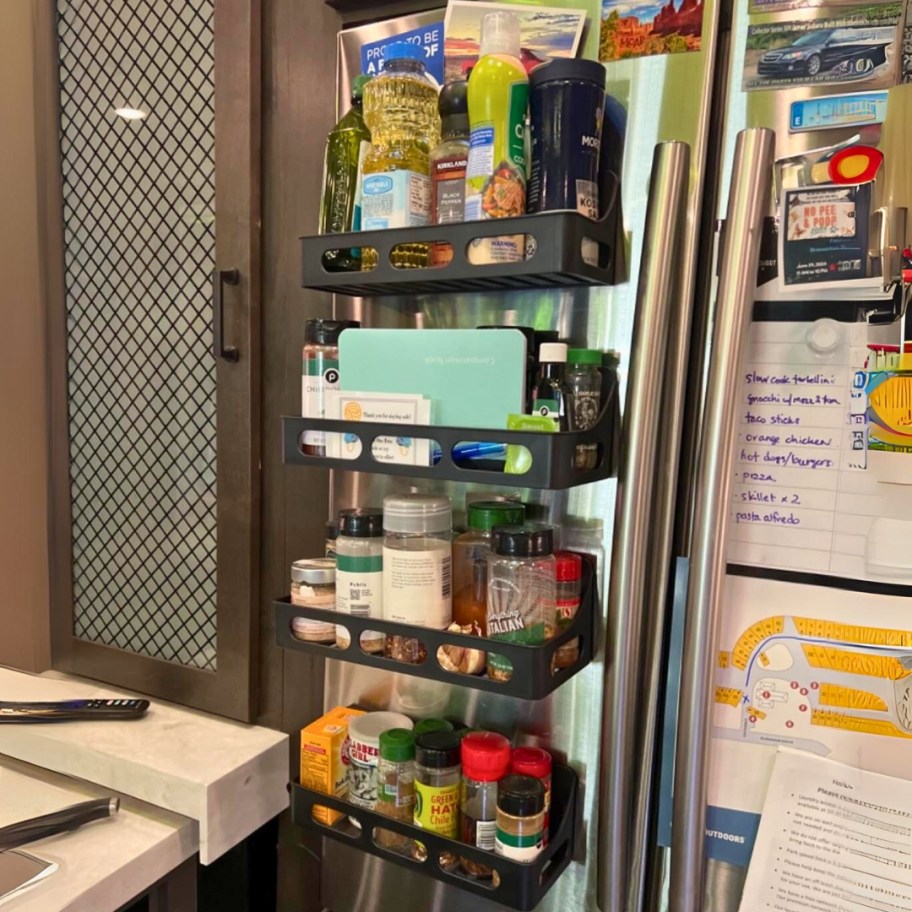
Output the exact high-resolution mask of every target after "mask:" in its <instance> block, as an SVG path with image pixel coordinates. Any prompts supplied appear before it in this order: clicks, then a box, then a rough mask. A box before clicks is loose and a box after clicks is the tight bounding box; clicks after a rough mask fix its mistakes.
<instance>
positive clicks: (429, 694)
mask: <svg viewBox="0 0 912 912" xmlns="http://www.w3.org/2000/svg"><path fill="white" fill-rule="evenodd" d="M579 5H582V4H579ZM586 5H587V6H591V7H592V9H593V10H595V9H597V3H594V2H587V4H586ZM717 13H718V8H717V3H716V2H715V0H706V3H705V4H704V30H703V34H704V49H703V50H702V51H701V52H699V53H690V54H678V55H672V56H667V57H650V58H642V59H639V60H624V61H619V62H617V63H613V64H610V65H609V67H608V91H609V93H610V94H612V95H613V96H614V97H615V98H617V99H618V100H619V101H620V102H621V103H622V104H623V105H624V107H625V108H626V109H627V139H626V148H625V151H624V165H623V174H622V196H623V203H624V226H623V227H624V236H625V239H626V242H627V245H628V251H627V259H628V264H629V274H630V275H632V276H637V275H638V274H639V272H640V260H641V255H642V246H643V237H644V227H645V220H646V201H647V192H648V187H649V169H650V164H651V161H652V153H653V149H654V147H655V145H656V144H657V143H659V142H662V141H668V140H678V141H681V142H684V143H687V144H688V145H689V146H690V147H691V148H692V149H693V150H694V154H693V157H692V159H691V164H690V171H689V183H688V192H687V207H686V213H685V230H684V233H683V242H682V244H681V245H680V246H679V247H678V248H677V249H674V250H667V251H664V252H663V253H664V255H665V256H666V257H667V258H668V259H669V260H670V259H675V260H676V261H677V263H676V265H675V268H674V269H673V270H672V271H673V272H675V273H676V275H677V280H676V281H677V285H676V287H675V292H676V294H675V302H674V306H675V307H676V308H680V309H687V308H689V307H690V306H691V305H690V299H691V294H692V288H693V283H694V269H695V253H696V247H697V243H698V225H699V220H700V212H699V202H700V199H701V193H702V184H703V178H704V167H705V165H704V156H703V147H704V144H705V141H706V130H707V123H708V112H707V107H708V101H709V94H710V89H711V82H712V80H711V78H710V74H711V70H712V66H713V63H714V60H713V49H714V41H713V36H714V33H715V29H716V22H717ZM436 18H438V16H436V15H434V14H433V13H430V14H422V16H421V17H408V18H407V19H404V20H400V23H399V24H398V25H395V26H393V25H391V24H390V23H380V24H378V25H376V26H365V27H363V28H360V29H353V30H348V31H346V32H343V33H341V34H340V39H339V50H340V59H339V64H338V67H337V72H338V76H339V80H340V102H339V104H340V108H341V109H344V107H345V106H346V104H347V99H346V96H347V89H346V84H347V83H348V81H349V80H350V78H351V76H352V75H353V74H354V73H356V72H357V71H358V69H359V67H360V50H359V49H360V45H361V44H362V43H363V42H365V41H373V40H377V39H378V38H381V37H384V36H385V35H390V34H392V33H394V32H399V31H403V30H406V29H409V28H415V27H417V26H418V25H421V24H425V23H427V22H430V21H434V20H435V19H436ZM670 268H671V267H670ZM678 270H679V271H678ZM635 306H636V283H635V282H629V281H628V282H624V283H623V284H620V285H617V286H614V287H605V288H597V289H592V290H551V291H539V292H527V291H517V292H509V293H501V294H466V295H447V296H445V297H435V296H421V297H415V298H405V297H403V298H391V299H387V298H384V299H375V300H369V299H348V298H341V297H337V298H336V300H335V312H336V315H337V316H339V317H349V316H352V317H357V318H360V319H361V320H363V321H365V322H366V323H367V324H368V325H372V326H415V327H471V326H475V325H478V324H481V323H512V324H516V325H528V326H535V327H536V328H538V329H552V328H553V329H558V330H559V331H560V332H561V335H562V336H564V337H567V338H570V339H572V340H573V341H574V343H576V344H583V343H586V344H588V345H590V346H592V347H599V348H602V349H615V350H617V351H619V352H620V354H621V357H622V370H621V383H622V391H623V389H624V388H625V386H626V382H625V381H626V365H627V364H629V362H630V354H631V337H632V329H633V322H634V312H635ZM675 338H677V333H675ZM647 354H648V353H647ZM665 432H666V429H665V427H664V426H663V430H662V433H665ZM334 476H335V477H334V479H333V485H332V497H331V501H332V502H331V504H330V505H329V506H330V512H333V511H334V510H336V509H338V508H341V507H346V506H350V505H355V504H360V505H366V504H379V503H380V502H381V499H382V497H383V495H384V494H385V493H387V492H388V491H392V490H402V489H403V488H408V487H409V485H408V484H407V483H404V482H403V481H402V480H395V479H387V478H383V477H380V476H378V477H371V476H366V475H358V474H355V473H342V472H336V473H334ZM420 488H421V490H440V491H442V492H444V493H447V494H449V495H450V496H451V497H452V498H453V501H454V508H455V516H456V519H457V521H459V520H461V519H462V517H463V515H464V508H465V499H466V497H467V496H469V495H471V494H475V493H478V492H480V491H484V492H486V493H488V494H490V493H491V492H492V489H491V488H481V487H479V486H469V485H436V486H434V485H430V484H421V486H420ZM511 492H512V493H515V494H518V495H519V496H521V497H522V498H523V500H525V501H526V503H528V504H530V505H532V507H533V508H534V510H535V511H537V513H538V514H539V515H540V516H541V517H542V518H545V519H549V520H551V521H553V522H558V523H563V524H565V525H567V524H571V523H572V524H574V525H576V526H577V527H578V528H577V531H575V532H573V533H572V534H573V535H574V541H578V540H579V538H578V537H579V536H582V537H583V538H588V542H589V545H590V547H591V548H592V549H593V550H596V551H601V553H602V555H603V556H604V555H605V554H610V553H611V544H612V529H613V524H614V508H615V500H616V494H617V484H616V482H615V481H613V480H608V481H605V482H601V483H599V484H596V485H591V486H588V487H586V488H582V489H576V490H571V491H568V492H560V493H557V492H555V493H549V492H532V491H527V490H522V489H511ZM576 546H577V547H580V546H579V545H576ZM602 566H603V568H604V560H603V561H602ZM602 594H603V596H604V594H605V588H604V586H602ZM604 613H605V609H604V608H603V625H602V627H603V629H604V628H605V627H606V626H607V619H606V618H605V617H604ZM326 669H327V670H326V680H325V686H326V703H327V706H332V705H337V704H340V703H347V702H351V701H356V700H357V701H361V702H363V703H365V704H366V705H369V706H375V707H378V708H379V707H386V706H391V707H393V708H399V709H407V710H409V709H410V710H411V711H412V712H413V713H414V714H416V715H421V714H425V713H426V714H428V715H429V714H431V713H440V712H443V713H445V714H447V715H452V716H454V717H461V718H463V719H465V720H466V722H468V723H469V724H473V725H484V726H490V727H492V728H497V729H499V730H502V731H504V732H505V733H507V734H514V733H515V734H517V736H518V737H520V738H521V739H522V740H523V741H524V742H526V743H530V744H541V745H543V746H547V747H549V748H550V749H551V750H553V751H554V752H555V754H556V755H557V756H558V757H560V758H562V759H565V760H567V761H568V762H569V763H570V764H571V765H572V766H573V767H574V769H575V770H576V771H577V773H578V774H579V775H580V777H581V780H582V784H583V789H582V801H581V803H582V807H581V809H580V811H581V820H582V830H581V833H580V836H581V839H580V851H579V855H578V859H577V860H578V862H579V863H575V864H571V866H570V868H569V869H568V870H567V871H566V872H565V873H564V874H563V876H562V877H561V879H560V880H559V881H558V883H557V884H556V885H555V887H554V888H553V890H552V891H551V892H550V893H549V895H548V896H547V897H546V899H545V900H544V902H543V903H542V905H541V907H540V908H541V910H543V912H552V910H557V909H561V908H563V909H568V908H570V909H574V910H577V909H578V910H583V909H585V910H594V909H595V908H596V864H595V855H596V841H597V833H596V829H597V823H598V818H597V814H598V802H597V798H596V795H597V791H598V789H597V786H596V782H597V772H598V757H599V750H600V720H601V700H602V692H603V686H604V681H603V679H604V668H603V652H602V651H600V652H599V655H598V657H597V659H596V661H594V662H593V663H592V664H591V665H590V666H589V667H588V668H587V669H585V670H584V671H582V672H581V673H580V674H578V675H577V676H576V677H574V678H573V679H572V680H571V681H570V682H568V684H567V685H566V686H564V687H563V688H561V689H560V690H558V691H557V692H555V694H553V695H552V696H551V697H550V698H549V699H547V700H544V701H541V702H540V703H526V702H524V701H519V700H511V699H508V698H503V697H500V698H498V697H496V696H494V695H487V694H480V693H475V692H473V691H469V690H465V689H463V688H459V687H449V686H447V685H442V686H441V685H437V686H435V685H433V684H432V683H431V682H416V681H414V680H413V679H410V678H407V677H406V676H401V675H393V674H389V673H385V672H377V671H375V670H371V669H366V668H361V667H358V666H350V665H345V664H343V663H337V662H327V663H326ZM633 673H635V674H637V675H641V676H642V677H643V678H646V677H648V676H649V671H648V670H647V669H644V668H640V667H639V666H637V665H636V663H634V666H633ZM639 680H640V678H639V677H638V678H637V681H639ZM416 701H417V703H420V702H421V701H424V705H425V706H426V707H427V708H426V710H425V712H424V713H419V712H417V711H416V710H415V706H416ZM631 788H633V783H631ZM638 800H639V798H638ZM644 800H645V799H644ZM608 813H609V814H611V813H616V811H615V810H614V809H609V810H608ZM322 890H323V902H324V904H325V905H326V906H327V908H328V909H331V910H333V912H361V910H363V909H365V908H367V907H370V908H374V909H378V910H387V909H389V910H392V909H401V908H403V907H405V908H410V909H411V908H415V909H428V910H445V912H462V910H469V909H471V910H473V912H487V910H493V909H497V908H500V907H499V906H496V905H494V904H492V903H487V902H485V901H484V900H479V899H477V898H476V897H472V896H469V895H467V894H463V893H462V892H461V891H458V890H446V889H444V888H443V887H442V885H439V884H435V883H432V882H430V881H428V880H427V879H426V878H424V877H423V876H420V875H417V874H410V873H409V872H408V871H405V870H403V869H401V868H396V867H393V866H390V865H388V864H386V863H384V862H383V861H381V860H379V859H376V858H368V857H365V856H363V855H361V854H360V853H358V852H355V851H353V850H351V849H349V848H347V847H346V846H344V845H341V844H338V843H336V842H334V841H332V842H331V841H329V840H324V866H323V878H322Z"/></svg>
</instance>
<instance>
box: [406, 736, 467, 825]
mask: <svg viewBox="0 0 912 912" xmlns="http://www.w3.org/2000/svg"><path fill="white" fill-rule="evenodd" d="M461 741H462V739H461V738H460V737H459V735H457V734H456V733H455V732H447V731H436V732H427V733H426V734H423V735H419V736H418V737H417V738H416V739H415V818H414V823H415V826H419V827H421V828H422V829H424V830H431V831H432V832H434V833H440V835H441V836H447V837H448V838H450V839H456V838H457V837H458V836H459V787H460V783H461V780H462V766H461V764H460V745H461Z"/></svg>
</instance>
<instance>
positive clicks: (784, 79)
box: [743, 3, 902, 90]
mask: <svg viewBox="0 0 912 912" xmlns="http://www.w3.org/2000/svg"><path fill="white" fill-rule="evenodd" d="M901 12H902V6H901V4H898V3H890V4H885V5H877V4H874V5H869V6H863V7H853V8H851V9H847V10H845V12H841V13H840V14H839V15H838V16H837V17H834V18H832V19H817V20H801V21H789V22H771V23H764V24H759V25H751V26H748V29H747V44H746V49H745V54H744V82H743V88H744V89H745V90H756V89H774V88H779V87H783V86H808V85H813V86H819V85H849V84H851V85H857V86H861V87H863V88H865V89H882V88H888V87H889V86H891V85H892V84H893V83H894V82H895V81H896V62H897V54H896V46H897V43H898V42H897V25H898V23H899V19H900V15H901Z"/></svg>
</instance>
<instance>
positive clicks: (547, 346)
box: [538, 342, 567, 364]
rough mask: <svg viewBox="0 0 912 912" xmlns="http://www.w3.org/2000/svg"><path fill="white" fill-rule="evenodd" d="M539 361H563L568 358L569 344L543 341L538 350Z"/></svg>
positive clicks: (550, 362) (551, 362)
mask: <svg viewBox="0 0 912 912" xmlns="http://www.w3.org/2000/svg"><path fill="white" fill-rule="evenodd" d="M538 360H539V362H547V363H549V364H554V363H562V362H565V361H566V360H567V344H566V343H565V342H542V345H541V348H540V349H539V350H538Z"/></svg>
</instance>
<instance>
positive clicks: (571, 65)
mask: <svg viewBox="0 0 912 912" xmlns="http://www.w3.org/2000/svg"><path fill="white" fill-rule="evenodd" d="M547 82H588V83H591V84H592V85H597V86H599V87H600V88H604V87H605V67H603V66H602V65H601V64H600V63H598V62H596V61H595V60H578V59H576V58H573V57H552V58H551V59H550V60H546V61H545V62H544V63H542V64H539V65H538V66H537V67H536V68H535V69H534V70H532V72H531V73H530V74H529V85H530V86H531V87H533V88H534V87H536V86H540V85H544V84H545V83H547Z"/></svg>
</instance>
